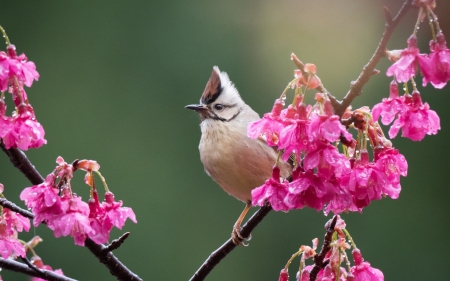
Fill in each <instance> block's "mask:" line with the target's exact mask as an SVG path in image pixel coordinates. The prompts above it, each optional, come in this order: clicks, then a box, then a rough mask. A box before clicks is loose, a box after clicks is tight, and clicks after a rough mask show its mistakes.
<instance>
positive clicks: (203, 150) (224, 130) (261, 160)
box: [186, 66, 291, 244]
mask: <svg viewBox="0 0 450 281" xmlns="http://www.w3.org/2000/svg"><path fill="white" fill-rule="evenodd" d="M186 108H188V109H192V110H195V111H197V112H198V113H199V114H200V119H201V124H200V128H201V131H202V136H201V139H200V145H199V147H198V148H199V150H200V159H201V161H202V163H203V166H204V167H205V171H206V173H207V174H208V175H209V176H211V177H212V178H213V180H214V181H215V182H217V183H218V184H219V185H220V187H222V188H223V190H225V191H226V192H227V193H228V194H230V195H232V196H234V197H235V198H236V199H238V200H240V201H242V202H244V203H246V204H247V206H246V207H245V209H244V211H243V212H242V214H241V215H240V216H239V218H238V220H237V221H236V223H235V225H234V227H233V231H232V235H231V237H232V240H233V242H234V243H235V244H242V240H243V239H244V238H243V237H242V236H241V235H240V229H241V226H240V225H241V223H242V221H243V219H244V217H245V215H246V213H247V212H248V210H249V209H250V207H251V200H252V196H251V190H252V189H254V188H256V187H259V186H261V185H262V184H264V182H265V181H266V180H267V179H269V178H270V177H271V175H272V168H273V166H274V165H275V162H276V159H277V152H276V151H275V150H274V148H273V147H270V146H268V145H267V144H266V142H265V141H263V140H260V139H250V138H249V137H247V125H248V124H249V123H250V122H253V121H256V120H259V115H258V113H256V112H255V111H254V110H253V109H251V107H250V106H248V105H247V104H246V103H245V102H244V101H243V100H242V98H241V96H240V95H239V93H238V91H237V89H236V88H235V86H234V85H233V83H232V82H231V81H230V79H229V78H228V75H227V74H226V73H225V72H220V70H219V68H218V67H217V66H215V67H214V68H213V71H212V73H211V77H210V78H209V81H208V83H207V84H206V87H205V90H204V92H203V94H202V97H201V98H200V104H192V105H187V106H186ZM279 166H280V169H281V176H282V177H283V178H286V177H288V176H289V175H290V172H291V167H290V165H289V164H288V163H285V162H280V163H279Z"/></svg>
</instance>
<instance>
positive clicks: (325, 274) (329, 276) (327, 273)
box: [302, 264, 347, 281]
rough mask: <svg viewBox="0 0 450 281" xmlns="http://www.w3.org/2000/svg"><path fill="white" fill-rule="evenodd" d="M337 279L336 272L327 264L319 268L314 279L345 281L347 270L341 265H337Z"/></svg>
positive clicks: (318, 280)
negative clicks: (337, 277)
mask: <svg viewBox="0 0 450 281" xmlns="http://www.w3.org/2000/svg"><path fill="white" fill-rule="evenodd" d="M339 270H340V272H339V279H336V272H335V271H334V269H333V268H332V267H331V266H330V265H329V264H328V265H327V266H325V268H324V269H321V270H320V271H319V273H318V274H317V279H316V281H335V280H339V281H347V278H346V277H347V271H346V270H345V268H343V267H339ZM302 281H303V280H302Z"/></svg>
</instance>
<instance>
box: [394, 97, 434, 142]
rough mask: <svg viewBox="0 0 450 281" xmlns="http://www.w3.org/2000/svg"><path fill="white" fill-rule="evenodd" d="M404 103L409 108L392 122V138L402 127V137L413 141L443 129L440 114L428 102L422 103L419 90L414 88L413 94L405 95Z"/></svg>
mask: <svg viewBox="0 0 450 281" xmlns="http://www.w3.org/2000/svg"><path fill="white" fill-rule="evenodd" d="M404 103H405V104H406V105H407V109H406V110H405V111H403V112H402V113H401V115H399V117H398V119H396V120H395V121H394V123H393V124H392V126H391V128H390V130H389V137H390V138H395V137H396V136H397V134H398V132H399V131H400V129H401V130H402V137H405V138H409V139H411V140H413V141H421V140H422V139H423V138H424V137H425V135H436V134H437V131H438V130H440V129H441V125H440V119H439V116H438V115H437V113H436V112H435V111H434V110H431V109H430V106H429V105H428V103H422V98H421V97H420V93H419V91H417V90H414V91H413V93H412V95H405V101H404Z"/></svg>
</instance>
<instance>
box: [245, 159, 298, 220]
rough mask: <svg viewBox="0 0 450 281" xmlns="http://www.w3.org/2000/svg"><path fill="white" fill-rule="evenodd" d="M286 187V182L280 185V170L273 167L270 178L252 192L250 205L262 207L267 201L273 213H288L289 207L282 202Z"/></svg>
mask: <svg viewBox="0 0 450 281" xmlns="http://www.w3.org/2000/svg"><path fill="white" fill-rule="evenodd" d="M288 185H289V183H288V182H287V181H284V182H283V183H280V168H278V167H274V168H273V172H272V177H271V178H270V179H268V180H267V181H266V182H265V183H264V184H263V185H262V186H260V187H257V188H255V189H253V190H252V205H253V206H263V205H264V204H265V202H266V201H268V202H269V203H270V205H271V206H272V208H273V209H274V210H275V211H280V210H281V211H284V212H287V211H289V209H290V208H289V206H288V205H286V203H285V202H284V199H285V197H286V195H287V194H288Z"/></svg>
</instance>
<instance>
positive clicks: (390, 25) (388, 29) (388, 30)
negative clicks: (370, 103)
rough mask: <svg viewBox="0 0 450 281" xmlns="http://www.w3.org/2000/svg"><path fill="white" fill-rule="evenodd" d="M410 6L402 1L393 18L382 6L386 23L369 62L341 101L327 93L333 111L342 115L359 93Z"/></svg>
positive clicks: (410, 3)
mask: <svg viewBox="0 0 450 281" xmlns="http://www.w3.org/2000/svg"><path fill="white" fill-rule="evenodd" d="M411 6H412V0H406V1H405V2H404V3H403V6H402V7H401V8H400V11H399V12H398V13H397V15H396V16H395V18H394V19H392V16H391V13H390V12H389V10H388V9H387V8H386V7H384V15H385V18H386V25H385V29H384V33H383V36H382V37H381V40H380V42H379V43H378V47H377V49H376V50H375V53H374V54H373V55H372V58H371V59H370V60H369V62H368V63H367V64H366V65H365V66H364V67H363V70H362V72H361V73H360V74H359V77H358V79H356V81H352V82H351V84H350V90H349V91H348V92H347V94H346V95H345V97H344V98H343V99H342V101H338V100H337V99H336V98H335V97H334V96H332V95H331V94H330V93H328V96H329V98H330V100H331V103H332V105H333V108H334V113H335V114H336V115H338V116H342V114H344V112H345V110H346V109H347V107H349V105H350V104H351V103H352V101H353V100H354V99H355V98H356V97H357V96H358V95H360V94H361V91H362V88H363V87H364V85H365V84H366V83H367V82H369V80H370V77H372V75H373V73H374V70H375V66H376V65H377V64H378V62H379V61H380V59H381V58H382V57H384V56H385V52H386V46H387V43H388V41H389V39H390V38H391V36H392V33H393V32H394V30H395V28H396V27H397V25H398V23H399V22H400V20H401V19H402V18H403V16H404V15H405V14H406V13H407V12H408V11H409V9H410V8H411Z"/></svg>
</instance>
